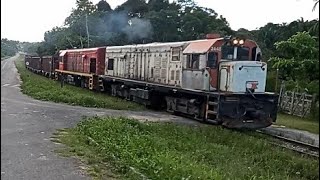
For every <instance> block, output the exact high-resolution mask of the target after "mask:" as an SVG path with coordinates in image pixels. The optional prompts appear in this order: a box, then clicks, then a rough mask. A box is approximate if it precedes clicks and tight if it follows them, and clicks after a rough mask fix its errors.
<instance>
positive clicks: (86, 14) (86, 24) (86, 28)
mask: <svg viewBox="0 0 320 180" xmlns="http://www.w3.org/2000/svg"><path fill="white" fill-rule="evenodd" d="M86 29H87V37H88V48H89V41H90V38H89V28H88V14H86Z"/></svg>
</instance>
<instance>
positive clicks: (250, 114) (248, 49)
mask: <svg viewBox="0 0 320 180" xmlns="http://www.w3.org/2000/svg"><path fill="white" fill-rule="evenodd" d="M218 79H219V82H218V88H219V91H220V94H221V96H220V100H219V119H220V120H221V122H222V124H223V125H224V126H226V127H228V128H236V129H244V128H248V129H259V128H264V127H268V126H270V125H271V124H272V123H273V122H275V120H276V117H277V104H278V96H277V95H276V94H274V93H267V92H265V89H266V79H267V64H266V63H265V62H261V52H260V49H259V47H258V46H257V44H256V43H255V42H254V41H251V40H243V39H237V38H234V39H227V40H225V43H224V44H223V45H222V47H221V60H220V63H219V75H218Z"/></svg>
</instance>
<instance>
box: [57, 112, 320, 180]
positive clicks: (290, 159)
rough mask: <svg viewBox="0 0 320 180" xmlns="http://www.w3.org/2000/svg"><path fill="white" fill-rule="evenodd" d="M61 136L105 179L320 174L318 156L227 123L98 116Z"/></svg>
mask: <svg viewBox="0 0 320 180" xmlns="http://www.w3.org/2000/svg"><path fill="white" fill-rule="evenodd" d="M58 135H59V137H58V139H59V141H60V142H62V143H64V144H66V145H68V147H69V148H67V149H63V150H60V151H59V152H60V153H62V154H64V155H72V156H77V157H80V158H81V159H82V160H84V162H86V163H87V164H89V166H90V168H89V172H90V173H91V174H92V175H94V176H95V177H98V178H99V179H100V178H102V179H104V178H106V177H110V174H113V175H112V177H113V178H114V177H116V179H126V178H127V179H143V177H145V178H149V179H159V180H162V179H208V180H209V179H210V180H211V179H215V180H219V179H221V180H222V179H223V180H224V179H245V180H247V179H308V180H313V179H319V172H318V170H319V164H318V159H311V158H306V157H303V156H302V155H300V154H296V153H294V152H291V151H289V150H286V149H282V148H279V147H275V146H273V145H271V144H269V142H268V141H267V140H266V139H265V138H261V137H259V136H248V134H246V133H241V132H235V131H231V130H226V129H223V128H221V127H215V126H206V125H201V126H186V125H183V126H181V125H175V124H165V123H140V122H138V121H135V120H132V119H127V118H113V117H106V118H101V117H93V118H88V119H85V120H84V121H83V122H81V123H80V124H78V125H77V126H76V127H75V128H74V129H69V130H66V132H64V133H61V134H58ZM110 171H111V172H112V173H110ZM114 174H117V175H118V176H115V175H114Z"/></svg>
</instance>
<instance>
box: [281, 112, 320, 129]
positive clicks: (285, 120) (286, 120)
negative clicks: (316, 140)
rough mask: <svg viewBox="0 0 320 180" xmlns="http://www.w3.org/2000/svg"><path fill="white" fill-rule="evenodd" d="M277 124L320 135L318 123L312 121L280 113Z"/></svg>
mask: <svg viewBox="0 0 320 180" xmlns="http://www.w3.org/2000/svg"><path fill="white" fill-rule="evenodd" d="M276 124H277V125H283V126H286V127H288V128H293V129H299V130H305V131H309V132H311V133H315V134H319V122H318V121H311V120H308V119H304V118H300V117H297V116H292V115H287V114H282V113H279V114H278V118H277V121H276Z"/></svg>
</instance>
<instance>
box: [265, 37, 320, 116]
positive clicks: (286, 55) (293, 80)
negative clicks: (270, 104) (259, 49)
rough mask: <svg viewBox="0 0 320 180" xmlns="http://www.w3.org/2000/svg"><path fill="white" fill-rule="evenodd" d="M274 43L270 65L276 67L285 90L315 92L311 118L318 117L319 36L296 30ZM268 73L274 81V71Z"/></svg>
mask: <svg viewBox="0 0 320 180" xmlns="http://www.w3.org/2000/svg"><path fill="white" fill-rule="evenodd" d="M275 47H276V51H275V54H276V56H275V57H272V58H270V60H269V65H270V66H271V67H273V68H274V69H279V79H281V80H284V81H285V90H289V91H295V92H306V93H308V94H312V95H313V94H315V95H316V99H315V100H316V101H315V102H313V107H312V110H311V111H312V113H311V115H310V118H311V119H313V120H314V121H319V106H317V104H318V103H319V40H318V41H317V38H316V37H312V36H311V35H310V33H308V32H298V33H297V34H295V35H293V36H292V37H290V38H289V39H288V40H285V41H280V42H277V43H275ZM270 75H271V76H270V77H269V79H268V80H271V78H273V83H275V82H276V80H275V77H276V76H275V72H273V73H272V72H271V73H270ZM269 83H270V82H269ZM278 84H280V81H278ZM279 87H280V86H278V88H279ZM277 91H278V92H279V90H277Z"/></svg>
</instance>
